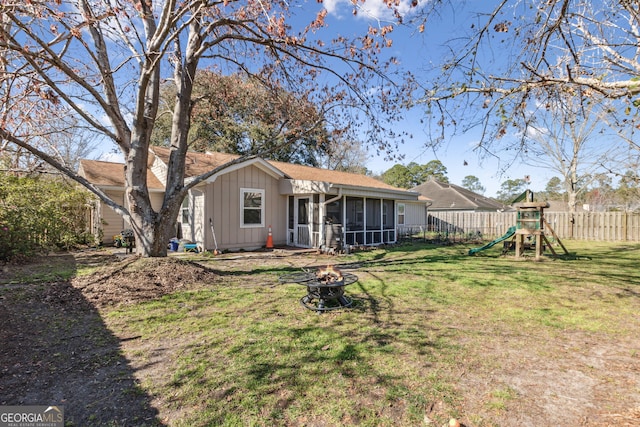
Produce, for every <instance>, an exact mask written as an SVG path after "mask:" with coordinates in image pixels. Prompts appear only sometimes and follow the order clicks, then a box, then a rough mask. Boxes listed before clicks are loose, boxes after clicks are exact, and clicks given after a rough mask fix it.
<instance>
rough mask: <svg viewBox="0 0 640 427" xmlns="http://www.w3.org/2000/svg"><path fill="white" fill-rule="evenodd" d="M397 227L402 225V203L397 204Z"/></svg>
mask: <svg viewBox="0 0 640 427" xmlns="http://www.w3.org/2000/svg"><path fill="white" fill-rule="evenodd" d="M398 225H404V203H398Z"/></svg>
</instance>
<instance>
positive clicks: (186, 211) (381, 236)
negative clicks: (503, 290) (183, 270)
mask: <svg viewBox="0 0 640 427" xmlns="http://www.w3.org/2000/svg"><path fill="white" fill-rule="evenodd" d="M237 157H238V156H235V155H231V154H223V153H196V152H189V153H188V154H187V161H186V175H185V179H186V180H187V181H188V180H189V178H191V177H195V176H198V175H201V174H202V173H205V172H207V171H211V170H213V169H214V168H216V167H218V166H221V165H223V164H226V163H228V162H229V161H231V160H233V159H237ZM168 159H169V149H167V148H163V147H151V149H150V160H149V172H150V173H149V174H148V179H147V182H148V187H149V191H150V196H151V200H152V204H153V205H154V208H156V209H158V208H159V207H160V205H161V204H162V198H163V194H164V184H163V183H164V182H166V173H167V164H168ZM79 173H80V175H82V176H84V177H85V178H87V180H89V181H90V182H92V183H94V184H95V185H97V186H98V187H100V188H101V189H102V190H103V191H105V192H106V193H107V194H108V195H109V196H110V197H112V198H113V199H114V200H115V201H116V202H118V203H125V202H126V201H125V200H124V165H123V164H120V163H111V162H103V161H97V160H81V162H80V169H79ZM125 206H126V205H125ZM426 208H427V199H426V198H424V197H421V196H420V194H418V193H417V192H415V191H410V190H405V189H400V188H396V187H393V186H390V185H387V184H385V183H383V182H381V181H379V180H377V179H374V178H372V177H369V176H365V175H359V174H353V173H347V172H340V171H331V170H326V169H319V168H313V167H309V166H301V165H294V164H288V163H283V162H275V161H267V160H264V159H262V158H251V159H248V160H246V161H244V162H241V163H238V164H235V165H233V166H231V167H228V168H226V169H223V170H222V171H220V172H219V173H216V174H215V175H213V176H211V177H210V178H209V179H208V180H206V181H205V182H203V183H202V184H199V185H197V186H195V187H194V188H192V189H191V190H190V191H189V194H188V196H187V197H186V198H185V199H184V201H183V203H182V212H181V214H180V215H179V218H178V223H179V226H180V228H181V233H179V234H182V237H183V238H184V239H187V240H190V241H191V242H194V243H197V244H199V245H201V246H202V247H204V248H205V249H214V248H215V246H216V245H215V243H214V237H213V232H212V231H211V227H210V220H211V223H212V224H213V228H214V230H215V236H216V243H217V246H218V248H219V249H220V250H241V249H244V250H252V249H258V248H261V247H264V246H265V244H266V242H267V237H268V233H269V232H271V233H272V240H273V244H274V245H276V246H284V245H288V246H295V247H303V248H320V247H322V246H327V247H336V246H343V245H344V244H346V245H365V246H370V245H380V244H387V243H395V242H396V241H397V239H398V235H399V233H400V232H401V229H402V228H403V227H411V228H416V227H424V226H425V225H426V221H427V209H426ZM94 216H95V218H96V219H95V221H94V232H96V233H101V235H102V236H103V241H104V243H109V242H110V241H111V239H112V236H114V235H117V234H119V233H120V231H121V230H123V229H126V228H128V227H127V224H125V223H124V220H123V219H122V218H121V217H120V216H119V215H118V214H116V213H115V212H114V211H113V210H112V209H111V208H109V207H108V206H106V205H104V204H102V203H99V202H98V203H97V206H96V209H95V215H94Z"/></svg>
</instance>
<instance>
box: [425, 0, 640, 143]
mask: <svg viewBox="0 0 640 427" xmlns="http://www.w3.org/2000/svg"><path fill="white" fill-rule="evenodd" d="M472 4H473V5H474V6H475V5H478V6H477V7H485V8H486V7H488V6H486V5H485V4H484V3H472ZM490 7H492V9H491V10H489V11H486V10H485V11H480V12H478V14H477V15H476V17H475V19H474V20H473V21H472V22H473V23H472V24H470V25H469V28H470V31H471V33H470V35H469V37H457V38H456V39H452V40H451V41H450V43H449V44H448V46H449V48H450V52H451V55H450V58H449V59H448V60H447V61H446V62H445V63H444V65H443V64H439V65H438V71H439V73H440V76H439V77H438V78H437V79H434V80H433V84H429V85H428V86H426V87H425V89H426V90H425V96H424V98H423V99H422V101H423V103H424V104H425V105H426V106H428V110H427V111H428V113H429V117H430V119H431V120H432V121H433V122H434V123H436V124H437V125H438V126H440V127H441V129H443V131H442V133H441V134H440V136H441V137H442V136H443V135H444V129H451V128H453V129H456V130H457V131H460V130H461V131H466V130H468V128H469V127H472V126H477V127H479V128H480V129H481V131H482V138H481V140H480V142H479V144H478V149H480V150H487V151H490V152H493V151H499V150H502V149H509V150H514V151H512V152H516V153H520V152H521V151H522V150H523V149H525V147H526V140H525V136H526V135H527V134H528V133H527V128H528V126H529V125H530V124H531V119H532V116H531V115H530V114H527V112H528V111H530V110H533V109H535V108H536V104H538V103H540V102H544V100H545V99H546V98H547V89H548V88H554V90H556V91H564V92H565V93H566V94H568V95H571V94H573V96H575V97H576V98H577V99H578V100H579V102H580V103H584V104H586V103H589V102H592V100H593V99H594V98H600V99H607V100H609V101H610V102H611V104H610V107H611V108H612V111H611V112H613V111H615V112H617V113H622V112H624V113H622V114H623V115H624V120H619V121H618V122H617V123H616V124H617V125H619V126H624V127H627V128H632V129H634V130H636V129H637V126H638V123H639V121H638V118H639V110H638V107H639V106H640V99H639V98H638V95H639V94H640V85H639V84H638V76H640V4H639V3H638V2H637V1H629V0H603V1H598V2H592V1H590V0H534V1H528V0H527V1H524V0H502V1H500V2H499V3H498V5H497V6H490ZM578 89H580V90H578ZM611 123H614V122H613V121H612V122H611ZM512 129H516V131H515V132H511V130H512ZM516 135H519V136H520V138H518V137H516ZM505 136H510V138H505ZM437 142H438V141H433V143H437Z"/></svg>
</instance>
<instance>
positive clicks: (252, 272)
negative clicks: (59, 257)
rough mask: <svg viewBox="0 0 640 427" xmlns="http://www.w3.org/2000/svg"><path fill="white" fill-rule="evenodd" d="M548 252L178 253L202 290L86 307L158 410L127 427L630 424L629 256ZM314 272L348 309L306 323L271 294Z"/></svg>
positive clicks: (637, 378)
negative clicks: (337, 290) (333, 269)
mask: <svg viewBox="0 0 640 427" xmlns="http://www.w3.org/2000/svg"><path fill="white" fill-rule="evenodd" d="M565 245H566V246H567V248H568V249H569V250H570V251H571V252H572V256H570V257H564V258H560V259H555V260H554V259H552V258H547V257H545V258H544V259H543V260H542V261H535V260H534V259H532V258H529V259H524V260H523V259H518V260H516V259H514V258H513V257H510V256H500V250H499V249H498V248H493V249H491V250H487V251H483V252H480V253H479V254H478V255H477V256H468V255H467V252H468V250H469V248H470V246H464V245H460V246H430V245H423V244H407V245H398V246H395V247H390V248H386V249H376V250H370V251H363V252H358V253H354V254H351V255H348V256H336V257H331V256H325V255H317V254H315V253H310V254H296V255H285V254H283V253H279V252H274V253H271V252H264V253H246V254H228V255H222V256H218V257H213V256H202V255H201V256H198V255H192V256H190V261H193V262H196V263H197V264H198V265H199V266H205V267H207V269H208V271H209V272H212V273H213V276H212V277H213V279H211V278H208V279H207V280H205V281H201V282H199V281H198V279H195V280H194V283H190V284H189V286H185V287H184V288H177V289H175V290H173V291H171V292H169V293H166V294H164V295H162V296H159V297H157V298H145V299H142V300H140V299H137V300H129V301H127V302H125V303H122V304H108V305H101V306H99V307H98V308H97V309H96V310H97V313H98V314H99V316H100V318H101V320H102V322H104V325H105V328H106V330H108V331H109V333H110V334H111V335H112V336H113V337H115V338H116V339H117V340H118V342H119V347H118V355H119V357H118V358H115V357H114V358H113V359H114V360H116V359H117V362H114V363H119V364H124V365H126V366H127V369H129V371H130V372H129V373H130V375H131V377H132V379H133V380H134V382H135V385H130V387H129V392H130V393H133V394H137V395H143V396H144V397H145V399H146V400H147V401H148V404H149V405H150V406H152V407H153V408H154V410H155V411H157V412H156V414H155V418H154V419H153V420H150V419H149V418H145V419H139V420H138V422H139V424H140V425H143V424H147V425H153V424H157V423H163V424H166V425H171V426H274V425H282V426H303V425H304V426H349V425H353V426H355V425H358V426H426V425H433V426H442V425H448V422H449V420H450V419H451V418H456V419H458V420H460V422H461V423H463V425H466V426H467V427H471V426H514V425H518V426H526V425H530V426H557V425H561V424H564V425H609V424H611V425H613V424H615V425H625V424H624V423H625V422H628V424H627V425H639V424H640V341H639V340H638V339H637V331H638V330H639V327H640V317H639V313H640V310H639V308H640V298H639V297H640V270H639V269H638V262H639V260H640V245H638V244H626V243H587V242H573V241H569V242H565ZM141 261H144V260H141ZM138 263H140V261H138ZM325 264H335V265H336V266H338V267H339V268H340V269H342V270H343V271H346V272H350V273H353V274H355V275H357V276H358V278H359V280H358V281H357V282H356V283H354V284H353V285H350V286H348V287H347V288H346V293H347V294H348V295H349V296H350V297H351V298H353V300H354V306H353V308H351V309H343V310H339V311H332V312H327V313H323V314H317V313H315V312H312V311H309V310H306V309H305V308H304V307H302V306H301V305H300V304H299V299H300V298H301V297H302V296H303V295H304V294H305V288H304V287H302V286H300V285H297V284H281V283H280V282H279V277H280V276H282V275H284V274H288V273H291V272H297V271H301V269H302V268H311V267H315V266H321V265H325ZM131 265H133V264H131ZM185 265H186V263H182V264H180V266H181V267H180V268H185ZM83 268H84V267H83V266H82V263H78V265H77V274H78V275H82V274H87V275H91V276H95V275H96V274H98V273H96V272H95V271H94V267H91V268H92V269H91V270H90V271H89V270H87V271H85V273H83ZM127 268H129V267H127ZM138 268H139V269H141V270H139V271H137V272H136V273H135V275H132V276H131V278H132V279H131V280H132V281H135V280H137V281H143V280H144V278H145V277H147V276H148V274H147V273H146V272H145V268H144V265H143V266H142V267H140V266H139V267H138ZM122 270H125V267H123V268H122ZM154 280H155V279H154ZM84 283H86V280H85V282H84ZM126 285H127V286H133V287H135V283H129V284H126ZM14 286H15V285H14ZM75 287H76V288H79V286H78V285H75ZM80 288H82V286H80ZM83 289H84V288H83ZM83 292H84V291H83ZM2 295H4V297H5V298H9V297H10V296H11V295H12V294H11V293H10V292H9V291H7V290H5V291H4V293H3V294H2ZM83 295H84V296H85V298H87V299H88V300H89V301H91V298H90V297H88V296H87V293H86V292H84V293H83ZM0 384H1V383H0ZM0 391H1V389H0ZM0 403H1V402H0ZM69 411H72V408H69V409H68V411H67V412H69ZM97 419H100V420H104V418H103V417H98V418H97ZM634 423H635V424H634ZM111 424H112V425H125V424H120V423H119V422H118V421H117V420H113V421H112V422H111ZM77 425H82V424H81V423H78V424H77ZM127 425H130V423H129V424H127Z"/></svg>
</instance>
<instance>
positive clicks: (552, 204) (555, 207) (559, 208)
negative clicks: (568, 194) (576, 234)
mask: <svg viewBox="0 0 640 427" xmlns="http://www.w3.org/2000/svg"><path fill="white" fill-rule="evenodd" d="M547 203H549V207H548V208H547V209H546V210H547V212H569V204H568V203H567V202H565V201H563V200H549V201H548V202H547ZM580 210H582V206H580Z"/></svg>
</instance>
